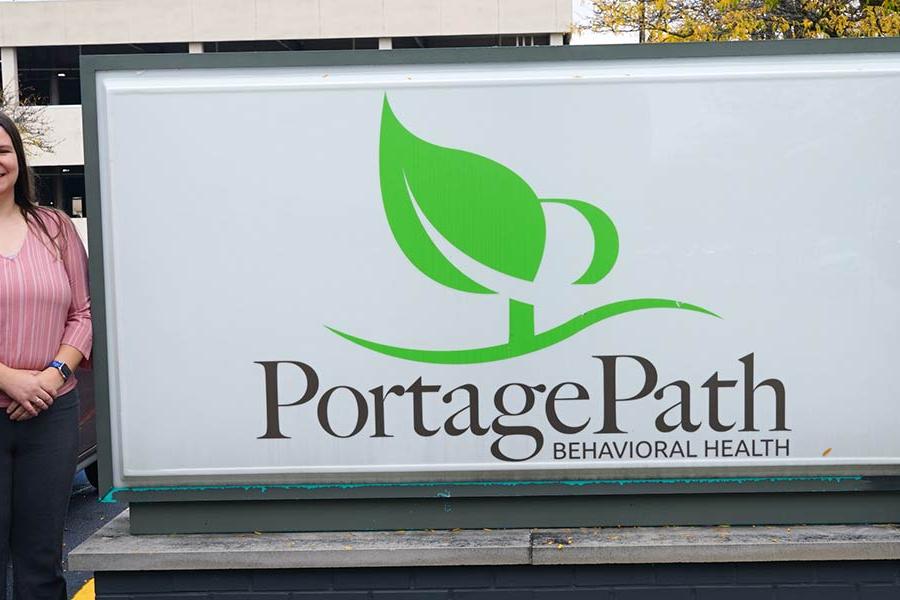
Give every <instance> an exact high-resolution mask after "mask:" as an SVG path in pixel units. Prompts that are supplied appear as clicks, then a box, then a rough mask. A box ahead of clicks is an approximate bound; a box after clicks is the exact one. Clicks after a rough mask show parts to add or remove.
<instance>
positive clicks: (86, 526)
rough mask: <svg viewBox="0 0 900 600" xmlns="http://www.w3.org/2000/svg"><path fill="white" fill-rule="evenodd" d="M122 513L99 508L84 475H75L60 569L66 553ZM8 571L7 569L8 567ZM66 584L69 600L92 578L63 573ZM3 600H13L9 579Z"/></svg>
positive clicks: (116, 506)
mask: <svg viewBox="0 0 900 600" xmlns="http://www.w3.org/2000/svg"><path fill="white" fill-rule="evenodd" d="M123 510H125V505H124V504H118V503H117V504H103V503H101V502H100V501H99V499H98V497H97V490H96V489H94V488H93V486H91V484H89V483H88V481H87V479H86V478H85V476H84V473H82V472H79V473H78V474H77V475H76V476H75V479H74V481H73V482H72V496H71V498H70V499H69V512H68V515H67V516H66V532H65V538H64V540H65V541H64V542H63V566H65V560H66V557H67V556H68V554H69V550H71V549H72V548H75V547H77V546H78V544H80V543H81V542H83V541H84V540H86V539H87V538H88V537H89V536H90V535H91V534H92V533H94V532H95V531H97V530H98V529H100V528H101V527H103V525H105V524H106V523H107V522H108V521H109V520H110V519H112V518H113V517H115V516H116V515H118V514H119V513H120V512H122V511H123ZM9 568H10V569H11V567H9ZM65 575H66V584H67V586H68V591H69V598H72V597H73V596H74V595H75V594H76V593H77V592H78V590H79V589H81V588H82V586H84V584H85V582H87V581H88V580H89V579H91V578H92V577H93V576H94V574H93V573H89V572H84V571H68V570H66V573H65ZM7 582H8V583H7V590H6V598H7V600H15V599H13V595H12V577H11V576H9V577H7Z"/></svg>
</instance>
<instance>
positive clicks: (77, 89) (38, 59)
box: [16, 43, 187, 105]
mask: <svg viewBox="0 0 900 600" xmlns="http://www.w3.org/2000/svg"><path fill="white" fill-rule="evenodd" d="M172 52H181V53H184V52H187V44H182V43H179V44H107V45H96V46H35V47H25V48H18V49H17V50H16V53H17V56H18V62H19V89H20V90H21V95H22V97H23V98H25V99H27V100H30V101H32V102H34V103H36V104H48V105H55V104H81V79H80V77H79V74H78V62H79V60H80V57H81V56H86V55H92V54H165V53H172Z"/></svg>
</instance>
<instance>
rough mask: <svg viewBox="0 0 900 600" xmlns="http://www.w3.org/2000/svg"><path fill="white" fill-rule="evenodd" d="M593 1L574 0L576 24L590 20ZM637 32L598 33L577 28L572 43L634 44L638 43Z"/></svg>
mask: <svg viewBox="0 0 900 600" xmlns="http://www.w3.org/2000/svg"><path fill="white" fill-rule="evenodd" d="M591 7H592V3H591V1H590V0H572V20H573V22H574V23H575V25H576V26H578V25H586V24H587V23H588V22H590V17H591ZM637 41H638V36H637V33H621V34H615V33H596V32H593V31H579V30H576V31H575V32H574V33H573V34H572V40H571V42H570V43H571V44H572V45H576V46H577V45H581V44H633V43H637Z"/></svg>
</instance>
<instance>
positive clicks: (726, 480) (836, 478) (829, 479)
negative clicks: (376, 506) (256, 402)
mask: <svg viewBox="0 0 900 600" xmlns="http://www.w3.org/2000/svg"><path fill="white" fill-rule="evenodd" d="M860 480H862V476H860V475H822V476H817V477H714V478H701V477H692V478H679V479H585V480H561V481H552V480H538V481H457V482H453V483H447V482H433V481H424V482H414V483H293V484H278V485H196V486H193V485H192V486H181V485H178V486H160V487H116V488H112V489H110V490H109V491H108V492H107V493H106V494H105V495H104V496H103V498H102V499H101V500H100V501H101V502H107V503H112V502H116V500H115V495H116V494H118V493H119V492H136V493H152V492H207V491H217V490H243V491H245V492H258V493H259V494H265V493H266V492H268V491H269V490H270V489H276V490H307V491H315V490H328V489H339V490H350V489H366V488H373V489H378V488H414V487H426V488H427V487H439V488H444V489H443V490H442V491H440V492H438V493H437V494H436V496H438V497H442V498H447V497H449V496H450V493H449V491H448V490H447V489H446V488H447V487H448V486H453V487H475V486H478V487H519V486H547V485H563V486H573V487H582V486H586V485H597V486H603V485H607V486H624V485H702V484H732V485H747V484H757V483H788V482H820V483H843V482H846V481H860Z"/></svg>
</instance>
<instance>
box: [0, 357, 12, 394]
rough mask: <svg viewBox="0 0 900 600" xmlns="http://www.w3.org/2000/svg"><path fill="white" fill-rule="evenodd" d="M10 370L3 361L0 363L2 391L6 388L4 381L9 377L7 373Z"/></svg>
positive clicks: (0, 385)
mask: <svg viewBox="0 0 900 600" xmlns="http://www.w3.org/2000/svg"><path fill="white" fill-rule="evenodd" d="M11 372H12V369H10V368H9V367H7V366H6V365H4V364H3V363H0V391H3V390H5V389H6V382H7V380H8V378H9V375H10V373H11Z"/></svg>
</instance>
